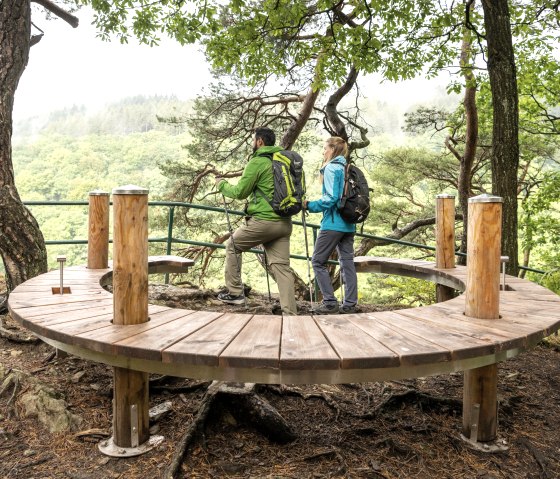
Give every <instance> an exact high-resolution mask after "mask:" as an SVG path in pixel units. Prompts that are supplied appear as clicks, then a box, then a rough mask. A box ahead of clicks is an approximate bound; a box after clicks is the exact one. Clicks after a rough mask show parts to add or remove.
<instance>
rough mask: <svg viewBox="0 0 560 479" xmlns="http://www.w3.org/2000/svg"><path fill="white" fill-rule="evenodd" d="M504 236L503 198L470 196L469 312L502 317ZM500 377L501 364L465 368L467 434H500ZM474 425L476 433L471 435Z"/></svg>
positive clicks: (481, 436) (490, 437) (483, 438)
mask: <svg viewBox="0 0 560 479" xmlns="http://www.w3.org/2000/svg"><path fill="white" fill-rule="evenodd" d="M501 236H502V198H500V197H498V196H489V195H480V196H476V197H474V198H469V224H468V230H467V242H468V246H467V288H466V290H465V315H466V316H471V317H475V318H483V319H488V320H489V321H491V320H492V319H497V318H499V315H500V312H499V294H500V249H501V246H500V243H501ZM497 377H498V366H497V364H490V365H489V366H484V367H481V368H476V369H471V370H468V371H465V376H464V390H463V435H464V436H465V437H466V438H470V439H471V440H472V441H482V442H487V441H492V440H494V439H495V438H496V434H497V422H498V400H497V396H498V380H497ZM477 416H478V422H477V421H476V419H477ZM473 429H475V431H474V432H477V434H476V437H471V432H472V430H473ZM472 436H474V434H473V435H472Z"/></svg>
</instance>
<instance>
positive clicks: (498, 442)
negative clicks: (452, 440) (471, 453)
mask: <svg viewBox="0 0 560 479" xmlns="http://www.w3.org/2000/svg"><path fill="white" fill-rule="evenodd" d="M460 437H461V439H462V440H463V441H464V442H465V443H467V446H469V447H471V448H472V449H475V450H477V451H480V452H487V453H490V454H495V453H500V452H506V451H508V450H509V447H508V446H507V443H506V441H505V439H495V440H494V441H488V442H480V441H473V440H471V439H469V438H468V437H465V436H464V435H463V434H461V435H460Z"/></svg>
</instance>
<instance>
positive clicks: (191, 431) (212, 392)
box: [163, 381, 221, 479]
mask: <svg viewBox="0 0 560 479" xmlns="http://www.w3.org/2000/svg"><path fill="white" fill-rule="evenodd" d="M220 384H221V383H220V382H218V381H214V382H213V383H212V385H211V386H210V387H209V388H208V390H207V391H206V394H205V395H204V397H203V398H202V402H201V405H200V409H199V410H198V413H197V414H196V416H195V418H194V419H193V421H192V422H191V424H190V425H189V427H188V428H187V431H186V432H185V434H184V435H183V437H182V438H181V440H180V441H179V445H178V447H177V449H176V450H175V453H174V454H173V458H172V459H171V463H170V464H169V466H167V469H166V470H165V472H164V474H163V477H164V479H173V478H174V477H175V476H176V474H177V473H178V472H179V469H180V468H181V463H182V462H183V456H184V455H185V453H186V451H187V449H188V448H189V446H190V445H191V443H193V442H194V440H195V438H196V437H197V436H198V435H200V434H201V433H202V431H203V429H204V425H205V424H206V419H207V418H208V415H209V414H210V410H211V408H212V405H213V404H214V401H215V399H216V395H217V394H218V392H219V386H220Z"/></svg>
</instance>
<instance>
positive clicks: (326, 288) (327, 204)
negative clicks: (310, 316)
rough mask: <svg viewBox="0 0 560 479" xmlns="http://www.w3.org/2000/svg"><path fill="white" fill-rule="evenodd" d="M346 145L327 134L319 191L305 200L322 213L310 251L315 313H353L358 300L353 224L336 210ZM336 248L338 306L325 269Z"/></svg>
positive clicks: (314, 210) (344, 162) (354, 227)
mask: <svg viewBox="0 0 560 479" xmlns="http://www.w3.org/2000/svg"><path fill="white" fill-rule="evenodd" d="M346 156H348V145H347V144H346V142H345V141H344V140H343V139H342V138H339V137H336V136H335V137H331V138H329V139H328V140H327V141H326V142H325V146H324V148H323V158H324V161H323V165H322V167H321V178H322V183H323V185H322V194H323V196H322V197H321V198H320V199H318V200H316V201H309V202H307V201H306V202H305V208H306V209H307V210H309V211H310V212H311V213H320V212H322V213H323V219H322V220H321V229H320V231H319V236H318V237H317V241H316V243H315V250H314V251H313V258H312V260H311V263H312V264H313V271H314V272H315V279H316V280H317V283H318V284H319V289H320V290H321V293H322V295H323V302H322V304H320V305H319V306H318V307H316V308H315V309H314V312H315V313H317V314H338V313H343V314H346V313H353V312H355V311H356V304H357V302H358V278H357V276H356V268H355V266H354V233H355V232H356V225H354V224H351V223H347V222H346V221H344V220H343V219H342V217H341V216H340V213H339V212H338V203H339V201H340V198H341V196H342V192H343V189H344V167H345V165H346V158H345V157H346ZM335 248H336V250H337V252H338V260H339V262H340V270H341V274H342V278H343V282H344V302H343V304H342V305H341V306H340V307H339V305H338V300H337V299H336V297H335V295H334V289H333V286H332V283H331V278H330V276H329V272H328V270H327V261H328V259H329V256H330V255H331V253H332V252H333V251H334V249H335Z"/></svg>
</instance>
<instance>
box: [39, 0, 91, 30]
mask: <svg viewBox="0 0 560 479" xmlns="http://www.w3.org/2000/svg"><path fill="white" fill-rule="evenodd" d="M32 2H34V3H37V4H39V5H41V6H42V7H43V8H45V9H46V10H48V11H49V12H51V13H52V14H53V15H56V16H57V17H59V18H61V19H62V20H64V21H65V22H66V23H68V24H69V25H70V26H72V27H73V28H77V27H78V25H79V24H80V19H79V18H78V17H76V16H74V15H72V14H71V13H70V12H67V11H66V10H64V9H63V8H60V7H59V6H58V5H57V4H56V3H53V2H51V1H50V0H32Z"/></svg>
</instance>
